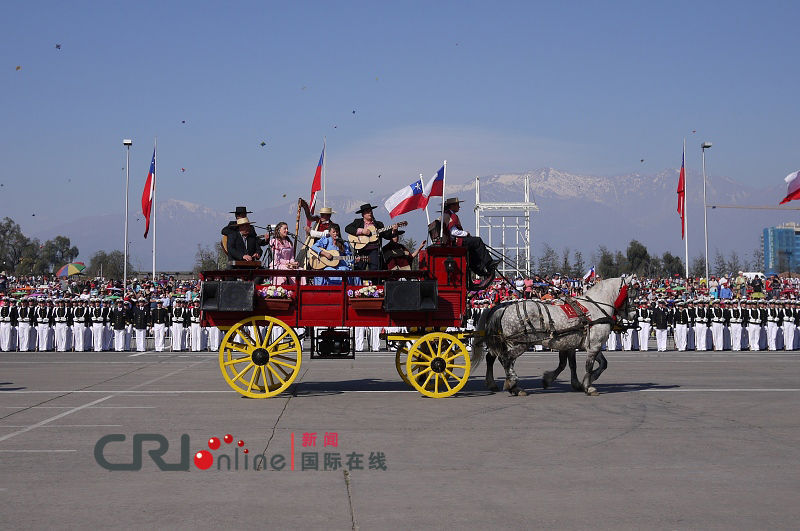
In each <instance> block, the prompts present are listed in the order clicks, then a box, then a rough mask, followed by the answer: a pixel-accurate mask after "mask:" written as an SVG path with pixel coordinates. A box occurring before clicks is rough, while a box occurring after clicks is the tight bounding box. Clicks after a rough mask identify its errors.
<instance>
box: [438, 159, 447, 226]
mask: <svg viewBox="0 0 800 531" xmlns="http://www.w3.org/2000/svg"><path fill="white" fill-rule="evenodd" d="M442 168H443V170H442V222H441V223H440V224H439V239H440V240H441V239H442V238H444V190H445V188H446V187H447V161H444V164H442Z"/></svg>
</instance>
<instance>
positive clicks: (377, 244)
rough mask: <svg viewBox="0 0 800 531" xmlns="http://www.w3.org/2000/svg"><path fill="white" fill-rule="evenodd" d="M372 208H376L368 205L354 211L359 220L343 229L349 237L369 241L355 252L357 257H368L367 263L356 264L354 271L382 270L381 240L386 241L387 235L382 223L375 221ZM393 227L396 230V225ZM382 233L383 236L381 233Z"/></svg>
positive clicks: (365, 204)
mask: <svg viewBox="0 0 800 531" xmlns="http://www.w3.org/2000/svg"><path fill="white" fill-rule="evenodd" d="M374 208H378V207H376V206H373V205H370V204H369V203H364V204H363V205H361V207H360V208H359V209H358V210H357V211H356V214H361V218H360V219H359V218H357V219H354V220H353V222H352V223H350V224H349V225H348V226H347V227H345V229H344V230H345V232H347V234H349V235H351V236H367V237H369V240H370V241H369V243H367V244H366V245H364V246H363V247H361V248H360V249H358V251H357V252H358V255H359V256H366V257H368V261H367V262H359V263H356V264H355V266H354V269H356V270H363V269H367V270H369V271H378V270H379V269H382V267H381V266H382V264H381V258H382V257H381V238H387V239H388V235H386V233H385V231H384V227H383V223H381V222H380V221H377V220H376V219H375V216H374V215H373V213H372V209H374ZM393 227H394V228H397V226H396V225H393ZM382 231H383V234H382V233H381V232H382ZM351 240H352V238H351Z"/></svg>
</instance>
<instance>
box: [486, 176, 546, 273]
mask: <svg viewBox="0 0 800 531" xmlns="http://www.w3.org/2000/svg"><path fill="white" fill-rule="evenodd" d="M530 179H531V176H530V175H526V176H525V181H524V186H525V190H524V194H523V196H522V197H523V201H522V202H513V201H512V202H500V203H490V202H481V180H480V178H479V177H475V235H476V236H479V237H481V238H483V241H484V242H485V243H486V245H488V246H489V247H492V248H494V249H496V250H497V251H499V252H501V253H502V254H503V256H504V260H503V262H502V263H501V264H500V265H499V266H498V268H497V270H498V271H499V272H500V273H502V274H503V275H505V276H508V275H509V274H513V275H514V276H516V275H522V276H531V274H532V271H533V262H532V259H531V258H532V257H531V243H532V239H531V238H532V232H531V212H538V211H539V207H538V206H536V203H535V202H534V201H532V200H531V196H530Z"/></svg>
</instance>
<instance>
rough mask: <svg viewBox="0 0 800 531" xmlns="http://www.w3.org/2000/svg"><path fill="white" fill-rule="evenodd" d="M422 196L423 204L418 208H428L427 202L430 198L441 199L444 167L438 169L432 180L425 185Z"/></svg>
mask: <svg viewBox="0 0 800 531" xmlns="http://www.w3.org/2000/svg"><path fill="white" fill-rule="evenodd" d="M422 195H423V196H425V202H424V203H423V204H422V206H421V207H419V208H425V207H426V206H428V201H430V199H431V197H437V196H438V197H441V196H442V195H444V166H442V167H441V168H439V171H437V172H436V175H434V176H433V179H431V180H430V181H429V182H428V184H426V185H425V189H424V190H423V191H422Z"/></svg>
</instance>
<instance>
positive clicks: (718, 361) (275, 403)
mask: <svg viewBox="0 0 800 531" xmlns="http://www.w3.org/2000/svg"><path fill="white" fill-rule="evenodd" d="M608 357H609V360H610V367H609V369H608V371H607V372H606V374H605V375H604V377H603V378H602V379H601V380H600V382H599V385H598V389H599V390H600V391H601V393H602V394H601V395H600V396H598V397H587V396H584V395H583V394H579V393H572V392H569V390H568V385H567V382H565V381H562V383H561V385H558V386H556V388H555V389H552V390H548V391H542V389H541V383H540V379H539V376H540V375H541V373H542V371H543V370H544V369H546V368H550V367H552V365H554V362H555V356H554V355H553V354H532V353H529V354H526V355H525V356H524V357H523V358H522V359H521V360H520V363H519V364H518V369H519V373H520V375H521V376H523V377H526V378H527V379H526V380H525V382H524V383H525V386H526V388H528V389H529V390H532V391H533V393H532V394H531V395H530V396H528V397H510V396H508V395H507V394H504V393H498V394H489V393H487V392H485V391H484V390H483V385H482V381H481V379H482V378H481V377H479V376H476V377H475V378H473V381H471V382H470V383H469V384H468V385H467V387H465V390H464V392H462V393H461V394H459V395H457V396H456V397H453V398H449V399H441V400H434V399H428V398H424V397H421V396H420V395H418V394H417V393H416V392H409V391H407V390H406V387H405V385H404V384H402V382H400V381H399V379H398V377H397V375H396V374H395V370H394V365H393V360H392V359H391V358H390V357H389V356H388V355H387V354H386V353H381V354H365V355H363V356H359V358H358V359H356V360H355V361H349V360H348V361H328V360H325V361H320V360H314V361H309V360H305V361H304V364H303V373H302V375H301V378H299V379H298V382H299V383H297V384H296V385H295V386H294V388H293V391H294V393H290V394H287V395H285V396H281V397H278V398H274V399H269V400H249V399H245V398H241V397H239V395H237V394H235V393H234V392H233V391H230V390H229V389H228V388H227V384H225V382H224V381H223V379H222V377H221V376H220V374H219V370H218V367H217V364H216V359H215V357H214V356H212V355H209V354H182V355H172V354H167V355H156V354H155V353H146V354H144V355H138V356H136V355H131V354H128V353H125V354H115V353H80V354H79V353H68V354H64V353H58V354H57V353H41V354H38V353H36V354H2V355H0V507H2V509H1V510H0V527H2V528H5V529H10V528H19V527H23V526H24V527H29V528H53V527H55V528H75V527H79V526H80V527H111V526H115V527H136V528H142V527H157V528H167V527H169V528H173V527H184V528H189V527H192V528H195V527H203V528H207V527H215V528H220V527H223V526H224V527H226V528H228V527H230V528H245V527H247V528H254V527H257V528H273V529H281V528H304V529H320V528H325V529H350V528H352V527H353V521H354V520H355V523H356V525H357V526H359V527H360V528H362V529H376V528H395V529H398V528H433V529H461V528H469V529H488V528H532V527H537V528H538V527H557V528H571V529H575V528H582V529H587V528H614V529H620V528H636V529H641V528H694V529H697V528H702V529H713V528H717V529H720V528H724V529H730V528H740V529H766V528H779V529H790V528H791V529H796V528H797V521H798V518H800V504H798V503H797V500H798V496H799V495H800V459H798V457H797V455H798V448H800V383H799V382H798V377H799V376H800V353H787V354H784V353H753V354H751V353H741V354H731V353H689V354H678V353H675V352H668V353H666V354H656V353H649V354H644V353H641V354H640V353H632V354H623V353H617V354H611V355H609V356H608ZM581 361H582V360H581ZM582 372H583V370H582V368H581V373H582ZM478 373H479V374H481V375H482V374H483V367H481V368H480V369H479V370H478ZM311 432H315V433H317V434H318V439H317V446H316V447H315V448H313V449H312V448H310V447H307V448H303V447H302V436H303V434H304V433H311ZM326 432H327V433H336V434H337V435H338V446H337V447H332V446H328V447H324V446H323V443H324V434H325V433H326ZM112 433H121V434H125V435H126V436H127V440H126V441H125V442H124V443H118V442H117V443H111V444H109V445H108V446H107V447H106V451H105V456H106V458H107V459H108V460H109V461H112V462H123V461H125V460H127V461H130V460H131V455H132V445H131V437H132V435H133V434H136V433H160V434H163V435H164V436H165V437H166V438H167V440H168V441H169V443H170V449H169V451H168V452H167V453H166V454H165V456H164V457H165V460H166V461H168V462H175V461H179V460H180V452H179V447H180V438H181V435H182V434H188V435H189V436H190V450H189V452H188V453H189V454H191V455H193V454H194V453H195V452H197V451H198V450H201V449H204V448H206V441H207V440H208V438H209V437H211V436H216V437H220V438H222V437H223V436H224V435H225V434H232V435H233V436H234V445H235V441H237V440H239V439H241V440H244V441H245V447H246V448H248V449H249V454H250V456H252V455H253V454H257V453H260V452H262V451H263V452H264V453H265V454H266V455H267V456H268V457H272V456H274V455H276V454H281V455H283V456H284V457H285V458H286V459H287V461H289V460H290V458H291V448H292V443H291V440H292V439H291V437H292V434H294V437H295V442H294V447H295V452H296V462H295V470H294V471H288V470H286V469H284V470H283V471H274V470H269V471H258V472H256V471H252V469H250V468H249V469H248V470H243V460H244V454H243V453H240V454H239V457H240V463H239V467H240V470H238V471H234V470H231V471H225V470H223V471H218V470H216V466H213V467H212V468H211V469H209V470H205V471H204V470H200V469H198V468H197V467H196V466H195V465H194V464H193V463H191V465H190V471H188V472H162V471H159V470H158V469H157V468H156V465H155V463H154V462H153V461H152V460H151V459H150V458H149V457H148V456H147V455H145V458H144V460H143V465H142V470H141V471H137V472H118V471H117V472H112V471H108V470H105V469H103V468H101V467H100V466H99V465H98V464H97V462H96V461H95V458H94V447H95V443H96V442H97V441H98V439H100V438H101V437H102V436H103V435H106V434H112ZM234 445H226V444H225V443H224V442H223V443H222V448H221V449H220V450H217V451H215V452H212V454H213V455H214V456H215V459H217V458H218V457H219V455H221V454H226V455H230V456H233V457H235V455H236V452H235V450H234V449H233V448H235V446H234ZM156 446H157V445H156V444H155V443H152V442H150V443H145V449H146V450H147V449H152V448H155V447H156ZM312 450H313V451H316V452H318V453H319V455H320V459H322V456H323V454H324V453H325V452H333V451H338V452H340V453H341V454H342V456H343V461H346V454H350V453H360V454H364V468H365V469H364V470H353V471H352V472H350V476H349V478H347V477H346V476H345V474H344V473H343V471H342V470H338V471H318V472H315V471H308V470H306V471H302V470H300V468H301V457H300V454H301V452H303V451H312ZM371 452H383V454H384V455H385V463H386V467H387V470H385V471H383V470H370V469H368V465H369V459H368V456H369V454H370V453H371ZM217 461H218V462H224V458H223V460H219V459H217ZM345 464H346V463H345ZM348 482H349V485H348Z"/></svg>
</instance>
